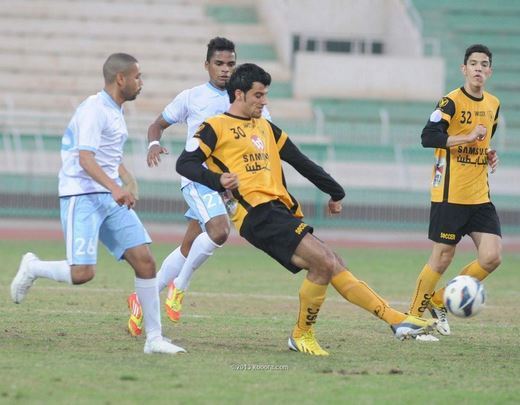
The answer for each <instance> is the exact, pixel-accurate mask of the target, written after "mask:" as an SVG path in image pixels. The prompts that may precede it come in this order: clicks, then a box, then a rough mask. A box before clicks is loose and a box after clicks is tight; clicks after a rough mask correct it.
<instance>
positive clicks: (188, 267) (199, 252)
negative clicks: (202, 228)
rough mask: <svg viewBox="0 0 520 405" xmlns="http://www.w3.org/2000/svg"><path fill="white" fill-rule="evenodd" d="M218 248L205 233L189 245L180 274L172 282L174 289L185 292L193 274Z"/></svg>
mask: <svg viewBox="0 0 520 405" xmlns="http://www.w3.org/2000/svg"><path fill="white" fill-rule="evenodd" d="M219 247H220V246H219V245H217V244H216V243H215V242H213V241H212V240H211V238H210V237H209V235H208V234H207V233H206V232H203V233H201V234H200V235H199V236H197V237H196V238H195V240H194V241H193V244H192V245H191V249H190V253H188V257H187V258H186V262H185V263H184V266H182V270H181V272H180V274H179V275H178V276H177V278H176V279H175V281H174V283H175V288H178V289H179V290H183V291H185V290H186V289H187V288H188V285H189V284H190V279H191V276H192V275H193V272H194V271H195V270H197V269H198V268H199V267H200V266H202V264H203V263H204V262H205V261H206V260H208V258H209V257H210V256H211V255H212V254H213V252H214V250H215V249H217V248H219Z"/></svg>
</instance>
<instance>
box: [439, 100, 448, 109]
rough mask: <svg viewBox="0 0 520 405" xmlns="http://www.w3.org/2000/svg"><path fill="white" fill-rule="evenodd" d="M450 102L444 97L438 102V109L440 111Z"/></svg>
mask: <svg viewBox="0 0 520 405" xmlns="http://www.w3.org/2000/svg"><path fill="white" fill-rule="evenodd" d="M449 101H450V100H448V99H447V98H446V97H443V98H441V99H440V101H439V108H440V109H442V108H444V107H446V106H447V105H448V103H449Z"/></svg>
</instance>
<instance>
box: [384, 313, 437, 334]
mask: <svg viewBox="0 0 520 405" xmlns="http://www.w3.org/2000/svg"><path fill="white" fill-rule="evenodd" d="M436 325H437V320H436V319H423V318H419V317H418V316H413V315H408V316H407V317H406V318H404V319H403V321H402V322H400V323H396V324H395V325H391V326H390V328H391V329H392V331H393V332H394V336H395V337H396V339H399V340H405V339H415V338H416V337H417V336H419V335H427V334H429V333H431V332H432V331H433V329H434V328H435V326H436Z"/></svg>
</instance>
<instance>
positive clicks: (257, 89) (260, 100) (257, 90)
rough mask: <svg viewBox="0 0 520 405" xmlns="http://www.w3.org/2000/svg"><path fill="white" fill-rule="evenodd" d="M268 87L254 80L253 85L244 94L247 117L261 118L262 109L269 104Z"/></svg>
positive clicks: (244, 110)
mask: <svg viewBox="0 0 520 405" xmlns="http://www.w3.org/2000/svg"><path fill="white" fill-rule="evenodd" d="M267 91H268V87H266V86H264V85H263V84H262V83H260V82H254V83H253V87H251V89H250V90H249V91H248V92H247V93H246V94H244V98H243V112H244V115H245V116H246V117H250V118H260V117H261V116H262V110H263V108H264V106H266V105H267Z"/></svg>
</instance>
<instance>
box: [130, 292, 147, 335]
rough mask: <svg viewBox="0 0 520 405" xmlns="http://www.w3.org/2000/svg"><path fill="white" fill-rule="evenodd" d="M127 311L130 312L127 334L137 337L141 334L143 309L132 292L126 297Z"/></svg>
mask: <svg viewBox="0 0 520 405" xmlns="http://www.w3.org/2000/svg"><path fill="white" fill-rule="evenodd" d="M127 302H128V309H129V310H130V318H129V319H128V332H129V333H130V334H131V335H132V336H139V335H141V334H142V333H143V309H142V308H141V303H140V302H139V298H138V297H137V293H135V292H133V293H132V294H130V295H129V296H128V300H127Z"/></svg>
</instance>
